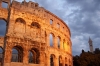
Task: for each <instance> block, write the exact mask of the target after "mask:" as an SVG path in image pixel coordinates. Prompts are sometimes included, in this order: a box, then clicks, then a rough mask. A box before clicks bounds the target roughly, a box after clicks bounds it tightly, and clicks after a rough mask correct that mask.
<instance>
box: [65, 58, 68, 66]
mask: <svg viewBox="0 0 100 66" xmlns="http://www.w3.org/2000/svg"><path fill="white" fill-rule="evenodd" d="M65 66H68V64H67V58H66V57H65Z"/></svg>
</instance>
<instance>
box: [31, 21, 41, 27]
mask: <svg viewBox="0 0 100 66" xmlns="http://www.w3.org/2000/svg"><path fill="white" fill-rule="evenodd" d="M31 27H33V28H40V25H39V24H38V23H37V22H32V23H31Z"/></svg>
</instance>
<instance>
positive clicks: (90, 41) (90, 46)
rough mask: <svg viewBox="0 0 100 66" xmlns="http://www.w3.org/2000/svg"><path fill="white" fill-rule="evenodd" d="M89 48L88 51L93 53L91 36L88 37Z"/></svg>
mask: <svg viewBox="0 0 100 66" xmlns="http://www.w3.org/2000/svg"><path fill="white" fill-rule="evenodd" d="M89 48H90V52H92V53H93V43H92V40H91V38H89Z"/></svg>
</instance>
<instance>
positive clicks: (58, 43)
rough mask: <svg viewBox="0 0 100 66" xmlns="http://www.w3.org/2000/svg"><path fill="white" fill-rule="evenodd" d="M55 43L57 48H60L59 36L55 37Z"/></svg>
mask: <svg viewBox="0 0 100 66" xmlns="http://www.w3.org/2000/svg"><path fill="white" fill-rule="evenodd" d="M57 45H58V48H60V37H59V36H58V37H57Z"/></svg>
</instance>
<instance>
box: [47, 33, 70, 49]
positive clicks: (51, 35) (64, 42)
mask: <svg viewBox="0 0 100 66" xmlns="http://www.w3.org/2000/svg"><path fill="white" fill-rule="evenodd" d="M55 39H56V44H57V47H58V48H59V49H60V46H61V44H62V48H63V49H66V46H67V45H69V42H67V41H65V39H63V40H62V43H61V37H60V36H57V38H55V36H54V34H52V33H51V34H50V35H49V45H50V47H53V46H54V42H55Z"/></svg>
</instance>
